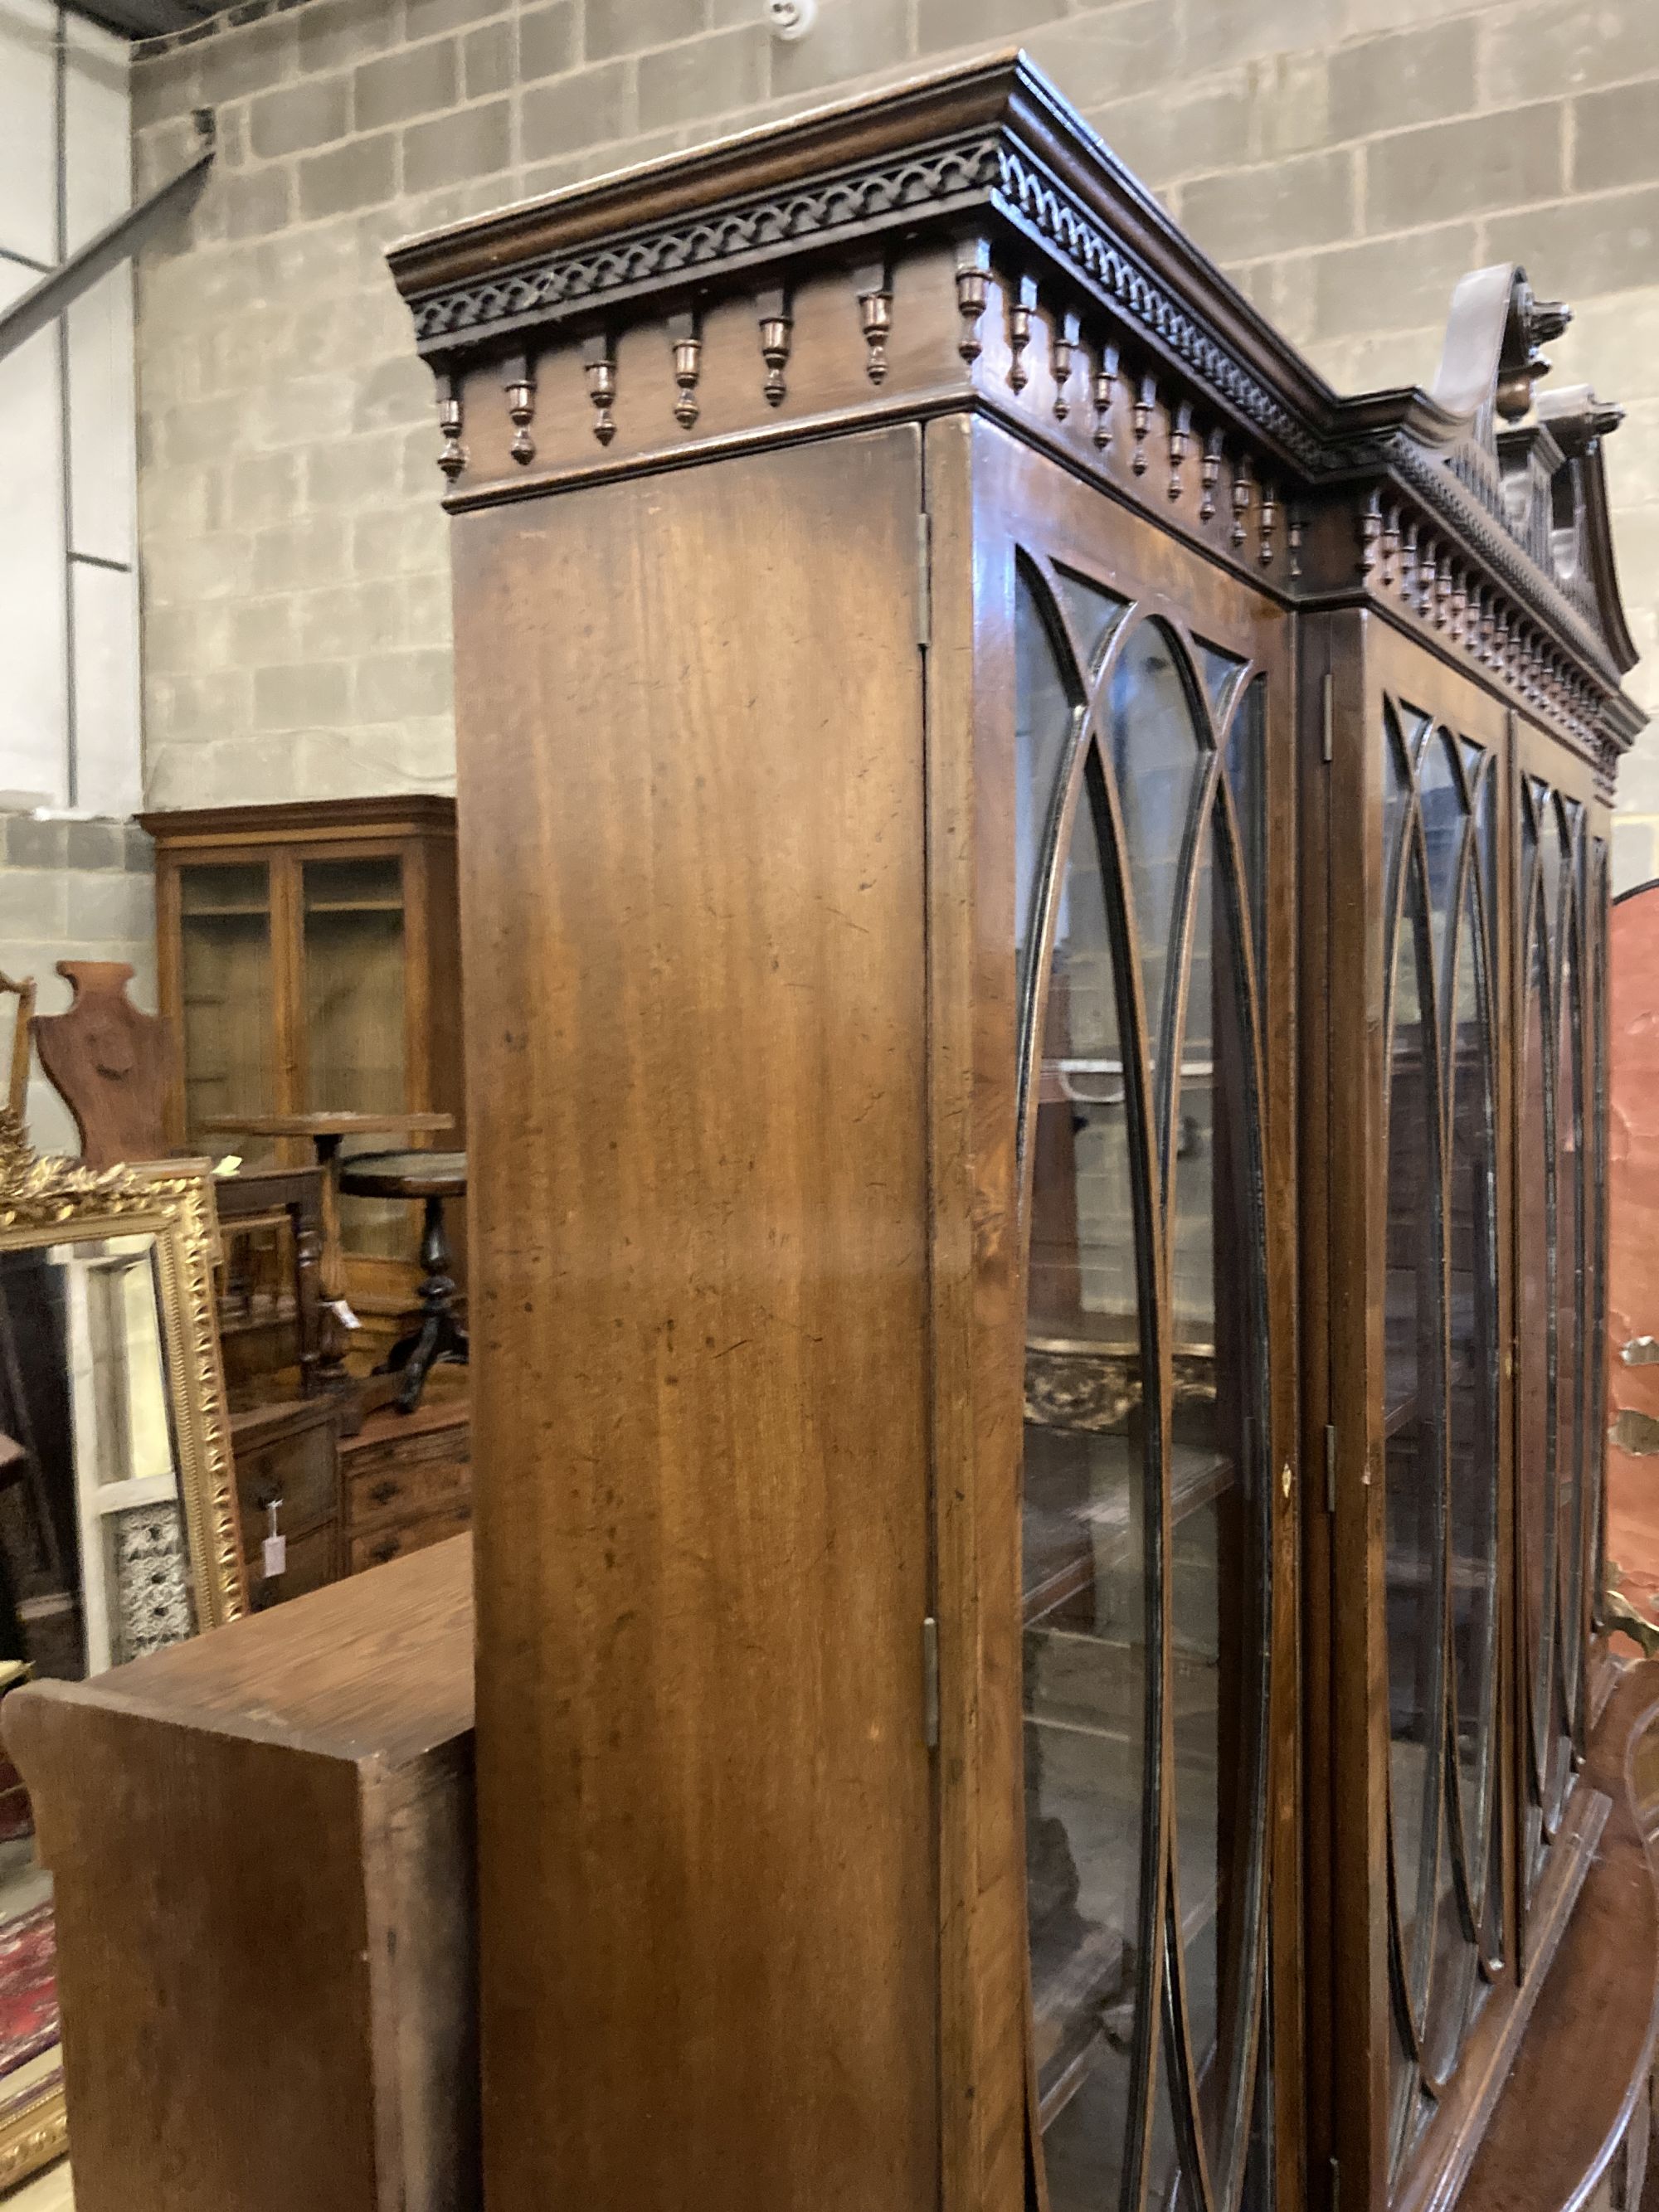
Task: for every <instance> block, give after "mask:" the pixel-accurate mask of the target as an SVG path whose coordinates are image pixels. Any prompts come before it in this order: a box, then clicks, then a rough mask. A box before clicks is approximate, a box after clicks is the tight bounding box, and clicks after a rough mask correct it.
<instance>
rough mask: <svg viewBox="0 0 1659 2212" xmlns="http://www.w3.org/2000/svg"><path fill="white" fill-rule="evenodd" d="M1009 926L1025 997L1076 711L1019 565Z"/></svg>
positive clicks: (1015, 623)
mask: <svg viewBox="0 0 1659 2212" xmlns="http://www.w3.org/2000/svg"><path fill="white" fill-rule="evenodd" d="M1014 700H1015V707H1014V928H1015V933H1016V934H1015V944H1016V947H1017V952H1018V975H1019V992H1020V997H1021V999H1022V1000H1024V994H1025V990H1026V982H1027V971H1028V969H1029V968H1030V957H1031V942H1032V939H1033V936H1034V934H1035V932H1036V885H1037V881H1038V878H1039V876H1040V874H1041V872H1042V844H1043V836H1044V832H1045V831H1046V829H1047V828H1048V817H1049V811H1050V810H1051V808H1052V807H1053V805H1054V798H1055V785H1056V783H1057V781H1058V779H1059V776H1060V765H1061V763H1062V762H1063V760H1064V758H1065V755H1066V738H1067V737H1068V736H1069V734H1070V732H1071V729H1072V723H1073V712H1074V709H1073V701H1072V698H1071V696H1070V694H1069V693H1068V691H1067V690H1066V678H1065V676H1064V674H1063V672H1062V668H1061V663H1060V657H1059V655H1058V653H1056V651H1055V649H1054V641H1053V639H1052V638H1051V637H1050V635H1049V634H1048V623H1046V622H1044V620H1043V618H1042V609H1041V608H1040V607H1039V605H1038V604H1037V599H1036V593H1035V592H1034V591H1033V590H1032V588H1031V586H1030V582H1029V581H1028V580H1027V578H1026V575H1025V572H1024V569H1023V568H1022V569H1020V570H1018V571H1017V572H1016V576H1015V581H1014Z"/></svg>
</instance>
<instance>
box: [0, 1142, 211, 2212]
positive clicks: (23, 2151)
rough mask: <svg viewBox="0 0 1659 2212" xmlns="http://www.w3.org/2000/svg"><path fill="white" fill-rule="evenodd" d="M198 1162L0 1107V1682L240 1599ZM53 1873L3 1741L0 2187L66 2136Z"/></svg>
mask: <svg viewBox="0 0 1659 2212" xmlns="http://www.w3.org/2000/svg"><path fill="white" fill-rule="evenodd" d="M214 1220H215V1217H214V1211H213V1198H212V1192H211V1188H210V1184H209V1182H208V1179H207V1177H206V1175H205V1173H204V1170H202V1169H200V1168H198V1167H197V1166H196V1165H195V1164H188V1163H179V1162H172V1163H167V1162H163V1163H161V1164H158V1165H156V1166H152V1167H145V1168H137V1167H118V1168H113V1169H110V1170H106V1171H105V1172H103V1173H94V1172H93V1171H91V1170H88V1169H86V1168H84V1167H82V1165H81V1164H80V1163H79V1162H77V1161H73V1160H64V1159H56V1158H35V1157H34V1156H33V1153H31V1152H30V1151H29V1149H28V1146H27V1142H26V1140H25V1139H24V1136H23V1133H22V1128H21V1123H20V1122H19V1121H17V1120H16V1118H15V1116H14V1115H11V1114H9V1113H8V1112H0V1698H3V1696H4V1694H5V1692H7V1691H9V1690H10V1689H11V1688H13V1687H15V1686H16V1685H17V1684H18V1683H19V1682H21V1681H24V1680H29V1679H30V1678H31V1677H34V1678H40V1677H56V1678H58V1679H59V1680H80V1679H82V1678H83V1677H84V1676H86V1675H88V1674H99V1673H101V1672H102V1671H103V1670H104V1669H105V1668H108V1667H113V1666H119V1665H121V1664H122V1663H123V1662H125V1661H127V1660H130V1659H137V1658H139V1657H142V1656H143V1655H144V1654H145V1653H147V1652H149V1651H154V1650H159V1649H160V1648H161V1646H162V1645H163V1644H173V1643H177V1642H179V1640H180V1639H181V1638H185V1637H187V1636H191V1635H193V1634H195V1633H196V1632H197V1631H198V1630H201V1629H204V1628H210V1627H214V1626H217V1625H218V1624H219V1623H220V1622H221V1621H224V1620H231V1619H233V1618H234V1617H235V1616H236V1615H238V1614H240V1613H243V1612H244V1611H246V1590H245V1588H244V1584H243V1579H242V1567H241V1559H240V1544H239V1542H238V1534H237V1527H236V1510H235V1502H234V1477H233V1474H232V1465H231V1457H230V1446H229V1428H228V1420H227V1416H226V1410H225V1389H224V1377H223V1373H222V1367H221V1364H220V1352H219V1339H218V1331H217V1328H216V1322H215V1317H214V1307H213V1285H212V1269H213V1260H214V1239H215V1229H214ZM56 1959H57V1947H56V1942H55V1936H54V1932H53V1926H52V1878H51V1875H50V1874H49V1873H48V1872H47V1871H46V1869H44V1868H42V1867H41V1866H40V1863H39V1861H38V1858H37V1856H36V1852H35V1848H34V1835H33V1820H32V1818H31V1814H30V1810H29V1804H28V1798H27V1793H26V1791H25V1790H24V1789H23V1787H22V1784H21V1781H20V1780H19V1778H18V1776H17V1774H16V1772H15V1770H14V1769H13V1768H12V1766H11V1765H10V1764H9V1761H7V1760H6V1759H4V1758H3V1757H0V2190H5V2189H9V2188H11V2187H13V2186H14V2185H15V2184H17V2183H18V2182H20V2181H21V2180H23V2179H26V2178H27V2176H28V2175H29V2174H30V2173H32V2172H35V2171H36V2170H37V2169H38V2168H40V2167H41V2166H46V2165H47V2164H49V2163H50V2162H51V2161H52V2160H54V2159H56V2158H58V2157H60V2156H61V2155H62V2154H63V2153H64V2150H65V2149H66V2148H68V2147H69V2134H68V2118H67V2115H66V2112H65V2110H64V2087H63V2081H64V2077H63V2069H62V2064H61V2061H60V2053H59V2049H58V2002H57V1975H56Z"/></svg>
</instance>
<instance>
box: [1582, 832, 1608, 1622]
mask: <svg viewBox="0 0 1659 2212" xmlns="http://www.w3.org/2000/svg"><path fill="white" fill-rule="evenodd" d="M1589 884H1590V888H1589V911H1588V913H1587V914H1586V915H1585V921H1584V935H1585V941H1586V944H1587V945H1588V946H1589V952H1590V959H1589V1007H1590V1117H1589V1127H1587V1129H1586V1130H1585V1133H1584V1152H1585V1176H1584V1180H1585V1187H1586V1188H1587V1189H1588V1190H1589V1194H1590V1201H1591V1206H1592V1208H1593V1212H1592V1218H1591V1222H1590V1231H1589V1284H1588V1287H1587V1291H1586V1298H1587V1304H1588V1310H1589V1316H1590V1335H1589V1352H1588V1355H1587V1359H1586V1367H1587V1372H1588V1374H1589V1393H1588V1396H1589V1406H1588V1409H1587V1411H1586V1414H1585V1421H1584V1451H1585V1468H1586V1475H1587V1480H1588V1483H1589V1503H1588V1504H1587V1507H1586V1526H1587V1528H1588V1530H1589V1535H1588V1537H1587V1539H1586V1541H1588V1542H1589V1545H1590V1547H1591V1549H1590V1608H1591V1620H1592V1624H1593V1626H1595V1627H1596V1628H1600V1627H1601V1626H1602V1624H1603V1621H1604V1619H1605V1592H1606V1587H1607V1551H1606V1545H1607V1491H1606V1477H1607V1466H1606V1459H1607V1445H1606V1441H1605V1439H1606V1437H1607V845H1606V842H1604V841H1603V840H1602V839H1601V838H1599V837H1598V838H1596V839H1595V840H1594V841H1593V842H1592V844H1591V848H1590V868H1589Z"/></svg>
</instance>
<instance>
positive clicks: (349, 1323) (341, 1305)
mask: <svg viewBox="0 0 1659 2212" xmlns="http://www.w3.org/2000/svg"><path fill="white" fill-rule="evenodd" d="M328 1303H329V1308H330V1310H331V1312H332V1314H333V1316H334V1318H335V1320H336V1321H337V1322H339V1324H340V1326H341V1328H362V1322H360V1321H359V1320H358V1318H357V1316H356V1314H355V1313H354V1312H353V1311H352V1310H351V1308H350V1306H349V1304H347V1302H346V1301H345V1299H344V1298H331V1299H330V1300H329V1302H328Z"/></svg>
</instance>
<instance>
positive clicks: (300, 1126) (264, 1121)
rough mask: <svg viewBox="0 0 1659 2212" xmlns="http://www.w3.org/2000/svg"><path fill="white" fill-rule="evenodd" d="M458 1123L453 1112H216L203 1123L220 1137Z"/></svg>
mask: <svg viewBox="0 0 1659 2212" xmlns="http://www.w3.org/2000/svg"><path fill="white" fill-rule="evenodd" d="M454 1126H455V1116H454V1115H453V1114H212V1115H209V1116H208V1118H207V1120H206V1121H204V1122H203V1123H202V1124H201V1127H203V1128H204V1130H205V1131H207V1132H208V1133H209V1134H210V1135H211V1136H216V1137H218V1136H233V1135H237V1136H249V1137H394V1136H397V1135H398V1134H400V1133H402V1132H403V1131H404V1130H406V1129H408V1130H414V1131H416V1132H417V1133H432V1134H436V1133H438V1132H440V1131H442V1130H448V1129H453V1127H454Z"/></svg>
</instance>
